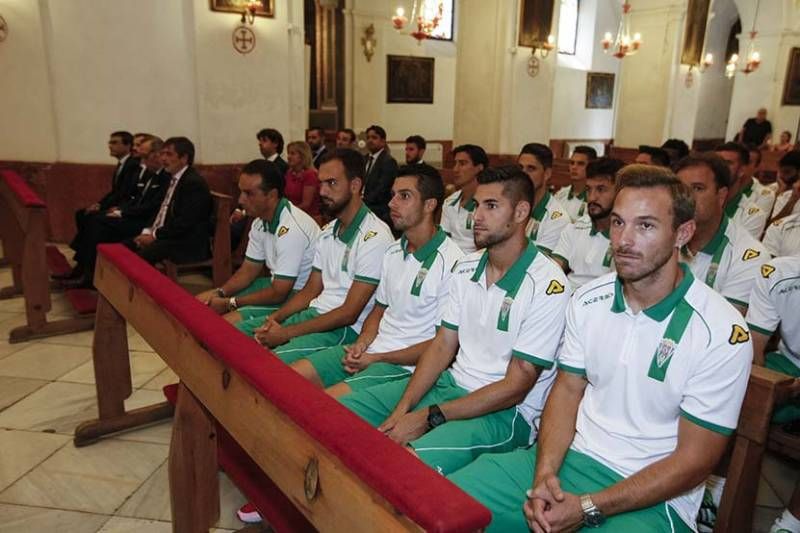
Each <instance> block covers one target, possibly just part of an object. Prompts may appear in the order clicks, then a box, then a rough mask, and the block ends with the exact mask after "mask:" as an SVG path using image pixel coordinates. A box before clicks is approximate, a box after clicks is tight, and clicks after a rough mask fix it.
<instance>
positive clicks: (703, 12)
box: [681, 0, 711, 66]
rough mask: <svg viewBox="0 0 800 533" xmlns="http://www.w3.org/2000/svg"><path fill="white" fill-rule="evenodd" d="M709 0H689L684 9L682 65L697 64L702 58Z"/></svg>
mask: <svg viewBox="0 0 800 533" xmlns="http://www.w3.org/2000/svg"><path fill="white" fill-rule="evenodd" d="M710 6H711V0H689V7H688V8H687V11H686V31H685V32H684V36H683V52H682V53H681V64H682V65H694V66H697V65H699V64H700V62H701V61H702V60H703V46H704V45H705V41H706V26H707V25H708V9H709V7H710Z"/></svg>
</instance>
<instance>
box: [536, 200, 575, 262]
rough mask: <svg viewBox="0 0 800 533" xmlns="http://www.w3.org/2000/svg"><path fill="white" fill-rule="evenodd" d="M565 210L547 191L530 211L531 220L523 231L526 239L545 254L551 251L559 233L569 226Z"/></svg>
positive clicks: (559, 235)
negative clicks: (526, 236)
mask: <svg viewBox="0 0 800 533" xmlns="http://www.w3.org/2000/svg"><path fill="white" fill-rule="evenodd" d="M569 224H570V220H569V216H568V215H567V212H566V210H565V209H564V207H563V206H562V205H561V203H560V202H559V201H558V200H556V198H555V196H553V195H552V194H550V191H547V192H546V193H545V194H544V196H542V199H541V200H540V201H539V203H538V204H536V206H535V207H534V208H533V211H531V218H530V220H529V221H528V227H527V228H526V230H525V233H526V235H528V238H529V239H530V240H532V241H533V242H534V243H535V244H536V246H538V247H539V248H541V249H542V250H544V251H545V252H547V253H550V252H552V251H553V248H555V247H556V245H557V244H558V240H559V239H560V238H561V232H562V231H564V228H566V227H567V226H569Z"/></svg>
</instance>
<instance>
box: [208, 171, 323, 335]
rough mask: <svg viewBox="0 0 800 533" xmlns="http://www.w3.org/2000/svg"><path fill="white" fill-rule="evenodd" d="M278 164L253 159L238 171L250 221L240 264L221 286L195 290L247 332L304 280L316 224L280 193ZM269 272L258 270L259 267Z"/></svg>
mask: <svg viewBox="0 0 800 533" xmlns="http://www.w3.org/2000/svg"><path fill="white" fill-rule="evenodd" d="M283 186H284V180H283V174H281V173H280V170H279V169H278V167H277V165H275V164H274V163H270V162H269V161H265V160H263V159H256V160H254V161H250V162H249V163H248V164H247V165H245V166H244V168H243V169H242V172H241V175H240V176H239V191H240V194H239V203H240V204H241V205H242V206H243V207H244V209H245V212H246V213H247V215H248V216H252V217H255V220H254V221H253V224H252V225H251V226H250V236H249V239H248V242H247V251H246V252H245V256H244V261H243V262H242V266H241V267H239V269H238V270H237V271H236V272H235V273H234V274H233V276H231V278H230V279H229V280H228V281H226V282H225V283H224V284H223V285H222V286H221V287H217V288H216V289H211V290H209V291H205V292H203V293H201V294H198V295H197V298H198V299H199V300H200V301H201V302H203V303H205V304H206V305H208V306H209V307H211V308H212V309H213V310H214V311H216V312H217V313H219V314H224V315H225V319H226V320H228V321H229V322H232V323H234V324H236V327H237V328H239V329H240V330H241V331H243V332H245V333H246V334H248V335H251V336H252V335H253V331H254V330H255V328H257V327H259V326H261V325H262V324H263V323H264V318H265V317H266V316H267V315H269V314H270V313H272V312H274V311H275V310H276V309H277V308H278V306H280V305H281V304H282V303H283V302H285V301H286V299H287V298H288V297H289V295H290V294H291V293H292V292H293V291H299V290H300V289H301V288H302V287H303V286H304V285H305V284H306V281H308V276H309V274H310V273H311V263H312V261H313V260H314V243H315V242H316V240H317V235H318V234H319V226H318V225H317V223H316V222H315V221H314V219H313V218H311V216H309V215H308V214H307V213H305V212H304V211H302V210H301V209H300V208H298V207H297V206H295V205H293V204H292V203H291V202H289V200H287V199H286V197H285V196H284V193H283ZM264 268H266V269H267V271H268V272H269V274H270V275H269V277H265V276H263V275H262V271H263V269H264Z"/></svg>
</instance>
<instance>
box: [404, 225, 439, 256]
mask: <svg viewBox="0 0 800 533" xmlns="http://www.w3.org/2000/svg"><path fill="white" fill-rule="evenodd" d="M446 237H447V233H445V232H444V230H443V229H442V228H441V226H437V227H436V233H434V234H433V237H431V238H430V239H429V240H428V242H426V243H425V244H423V245H422V246H420V247H419V248H417V251H416V252H414V259H416V260H417V261H419V262H420V263H422V262H423V261H425V259H426V258H427V257H428V256H429V255H431V254H432V253H435V252H436V250H438V249H439V246H441V245H442V243H443V242H444V239H445V238H446ZM400 248H402V249H403V258H406V257H408V253H409V252H408V239H407V238H406V236H405V234H403V236H402V237H400Z"/></svg>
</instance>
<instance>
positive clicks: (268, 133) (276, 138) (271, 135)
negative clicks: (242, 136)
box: [256, 128, 283, 155]
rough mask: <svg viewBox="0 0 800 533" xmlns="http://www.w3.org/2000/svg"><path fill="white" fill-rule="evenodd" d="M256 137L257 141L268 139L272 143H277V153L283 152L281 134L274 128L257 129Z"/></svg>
mask: <svg viewBox="0 0 800 533" xmlns="http://www.w3.org/2000/svg"><path fill="white" fill-rule="evenodd" d="M256 138H257V139H258V140H259V141H263V140H264V139H269V140H270V141H272V142H273V143H275V144H277V145H278V150H277V153H278V154H279V155H280V154H282V153H283V135H281V132H279V131H278V130H276V129H272V128H264V129H263V130H261V131H259V132H258V134H257V135H256Z"/></svg>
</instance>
